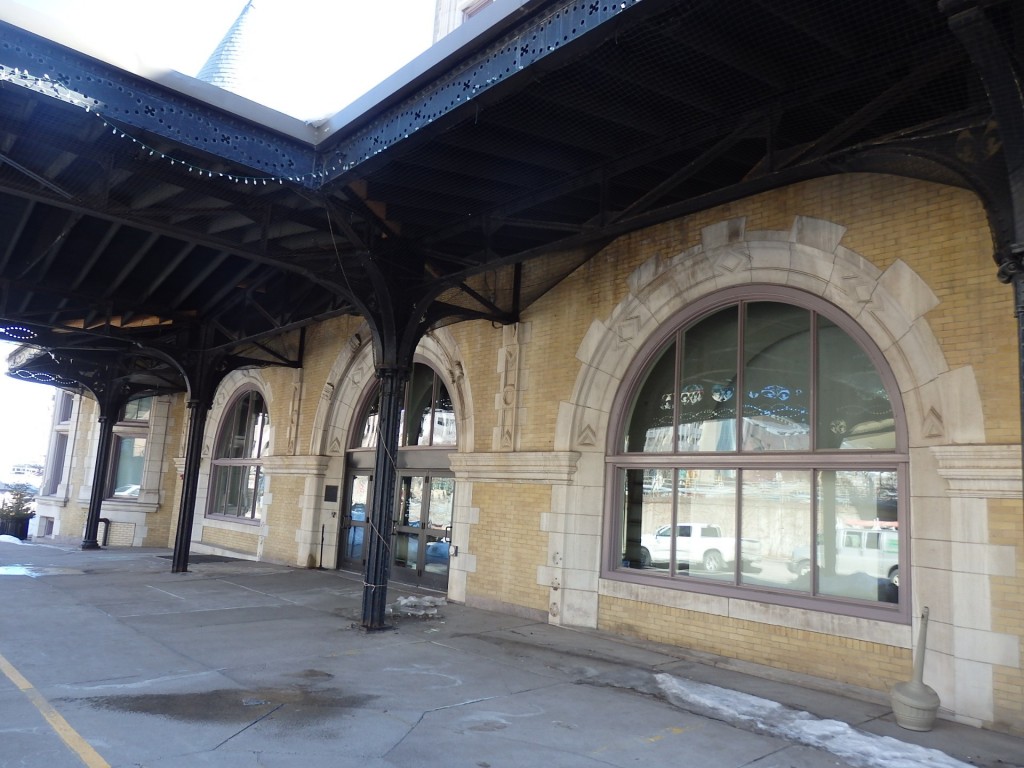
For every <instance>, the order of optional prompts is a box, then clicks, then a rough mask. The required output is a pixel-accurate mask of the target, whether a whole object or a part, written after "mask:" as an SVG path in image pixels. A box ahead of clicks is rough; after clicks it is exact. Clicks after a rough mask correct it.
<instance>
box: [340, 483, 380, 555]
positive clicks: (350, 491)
mask: <svg viewBox="0 0 1024 768" xmlns="http://www.w3.org/2000/svg"><path fill="white" fill-rule="evenodd" d="M371 486H372V483H371V481H370V476H369V475H368V474H359V473H356V474H353V475H352V477H350V478H349V482H348V488H346V489H345V490H346V493H345V498H344V504H343V507H342V518H341V526H340V530H339V536H338V549H339V556H338V567H339V568H344V569H346V570H352V571H359V572H362V571H363V563H364V562H365V560H366V543H367V541H368V539H367V535H366V534H367V522H366V520H367V516H368V515H369V512H370V490H371Z"/></svg>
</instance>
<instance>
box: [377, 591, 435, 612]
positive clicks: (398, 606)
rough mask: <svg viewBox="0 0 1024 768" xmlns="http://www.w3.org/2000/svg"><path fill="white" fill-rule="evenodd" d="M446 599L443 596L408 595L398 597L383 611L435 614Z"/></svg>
mask: <svg viewBox="0 0 1024 768" xmlns="http://www.w3.org/2000/svg"><path fill="white" fill-rule="evenodd" d="M446 602H447V601H446V600H445V598H443V597H425V596H423V595H409V596H407V597H400V598H398V599H397V600H396V601H395V602H393V603H392V604H391V605H389V606H387V608H386V609H385V611H384V612H385V613H387V614H394V615H397V616H436V615H437V609H438V608H439V607H440V606H442V605H444V604H445V603H446Z"/></svg>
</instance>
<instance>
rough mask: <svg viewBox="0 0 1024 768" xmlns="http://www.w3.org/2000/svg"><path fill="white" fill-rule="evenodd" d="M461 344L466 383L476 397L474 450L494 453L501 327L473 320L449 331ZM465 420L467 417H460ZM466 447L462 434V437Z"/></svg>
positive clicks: (459, 324)
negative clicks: (495, 401)
mask: <svg viewBox="0 0 1024 768" xmlns="http://www.w3.org/2000/svg"><path fill="white" fill-rule="evenodd" d="M446 330H447V331H449V332H450V333H451V335H452V338H453V339H454V340H455V343H456V344H458V347H459V353H460V355H461V357H460V359H461V361H462V364H463V371H464V373H465V380H466V382H468V383H469V386H470V387H471V388H472V395H473V405H474V413H473V420H474V421H473V440H472V445H473V449H474V450H476V451H489V450H491V434H492V431H493V430H494V427H495V426H496V425H497V419H498V412H497V410H496V409H495V404H494V398H495V396H496V394H497V393H498V391H499V389H500V387H499V381H500V377H499V374H498V349H499V348H500V347H501V343H502V333H501V328H494V327H493V326H492V325H491V324H490V323H487V322H483V321H472V322H466V323H458V324H456V325H452V326H450V327H448V328H447V329H446ZM459 415H460V416H461V417H463V418H465V416H466V415H467V414H459ZM459 440H460V441H461V442H462V445H466V444H467V443H466V441H465V439H464V436H463V435H461V434H460V435H459Z"/></svg>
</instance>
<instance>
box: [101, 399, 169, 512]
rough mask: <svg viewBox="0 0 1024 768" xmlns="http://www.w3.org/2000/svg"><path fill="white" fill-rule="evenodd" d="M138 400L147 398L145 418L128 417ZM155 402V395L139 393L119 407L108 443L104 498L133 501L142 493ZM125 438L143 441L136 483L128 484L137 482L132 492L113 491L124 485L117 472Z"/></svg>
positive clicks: (119, 468)
mask: <svg viewBox="0 0 1024 768" xmlns="http://www.w3.org/2000/svg"><path fill="white" fill-rule="evenodd" d="M140 400H149V408H148V409H147V410H146V418H145V419H140V418H128V417H127V414H128V413H129V410H130V406H131V405H132V404H133V403H138V402H139V401H140ZM155 402H156V396H155V395H152V394H140V395H138V396H136V397H132V398H131V399H129V400H128V401H126V402H125V404H124V405H123V406H122V407H121V412H120V415H119V416H120V417H119V419H118V421H117V423H116V424H114V428H113V439H112V440H111V445H110V465H109V469H108V471H107V481H106V493H105V494H104V496H105V499H107V500H110V501H118V502H128V503H135V502H137V501H138V500H139V496H140V494H141V493H142V486H143V481H144V480H145V477H146V460H147V458H148V456H149V446H150V434H149V433H150V419H151V417H152V414H153V405H154V403H155ZM133 415H135V414H133ZM126 440H142V441H143V443H144V448H143V451H142V456H141V458H140V460H139V477H138V483H129V484H128V485H135V484H137V485H138V486H139V489H138V490H137V491H136V492H135V493H133V494H119V493H115V491H116V490H117V488H120V487H121V486H122V485H125V484H122V483H119V482H118V474H119V473H120V470H121V467H122V464H121V458H122V456H121V446H122V445H124V443H125V441H126Z"/></svg>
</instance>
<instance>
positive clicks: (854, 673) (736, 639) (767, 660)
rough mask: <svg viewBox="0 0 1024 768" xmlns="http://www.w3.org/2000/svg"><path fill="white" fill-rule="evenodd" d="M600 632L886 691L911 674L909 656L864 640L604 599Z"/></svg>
mask: <svg viewBox="0 0 1024 768" xmlns="http://www.w3.org/2000/svg"><path fill="white" fill-rule="evenodd" d="M600 615H601V621H600V623H599V624H598V629H601V630H603V631H605V632H612V633H616V634H621V635H630V636H633V637H640V638H643V639H645V640H651V641H653V642H658V643H665V644H667V645H675V646H680V647H683V648H688V649H692V650H696V651H701V652H705V653H711V654H716V655H719V656H724V657H726V658H730V659H738V660H741V661H749V662H753V663H757V664H765V665H768V666H772V667H777V668H780V669H790V670H798V671H800V672H801V673H803V674H807V675H812V676H815V677H820V678H823V679H825V680H835V681H837V682H840V683H846V684H850V685H855V686H858V687H861V688H868V689H874V690H878V691H888V690H889V688H890V686H891V685H892V683H893V682H895V681H899V680H906V679H908V678H909V676H910V673H911V670H912V660H911V655H910V651H909V650H907V649H902V648H894V647H892V646H888V645H882V644H879V643H869V642H866V641H863V640H852V639H849V638H842V637H833V636H831V635H825V634H820V633H817V632H808V631H806V630H798V629H792V628H789V627H780V626H774V625H769V624H760V623H757V622H753V621H745V620H740V619H732V618H728V617H725V616H718V615H713V614H707V613H698V612H696V611H687V610H682V609H679V608H670V607H667V606H658V605H642V604H638V603H635V602H633V601H630V600H624V599H622V598H617V597H609V596H602V597H601V601H600Z"/></svg>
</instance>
